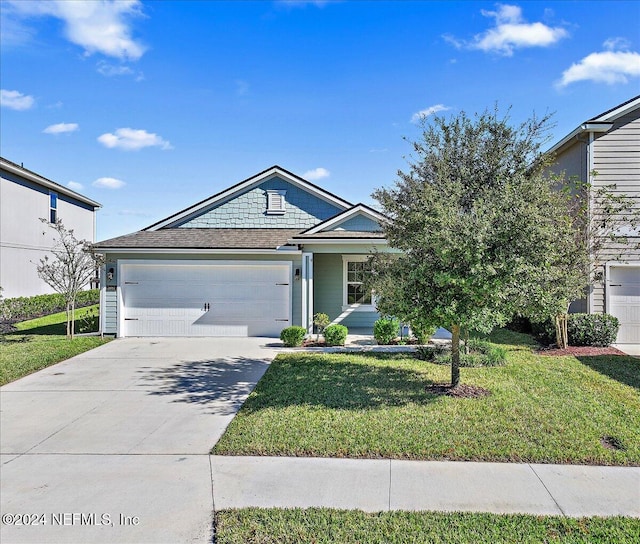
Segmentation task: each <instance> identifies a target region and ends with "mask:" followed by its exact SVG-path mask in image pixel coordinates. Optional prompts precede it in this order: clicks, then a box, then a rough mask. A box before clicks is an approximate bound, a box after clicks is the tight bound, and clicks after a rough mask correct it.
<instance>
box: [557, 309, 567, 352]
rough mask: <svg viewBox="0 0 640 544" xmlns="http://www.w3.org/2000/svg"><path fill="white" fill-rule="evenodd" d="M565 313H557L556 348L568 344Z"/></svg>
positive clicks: (565, 347)
mask: <svg viewBox="0 0 640 544" xmlns="http://www.w3.org/2000/svg"><path fill="white" fill-rule="evenodd" d="M567 321H568V316H567V314H566V313H565V314H557V315H556V319H555V323H556V344H557V346H558V349H567V346H568V345H569V332H568V329H567Z"/></svg>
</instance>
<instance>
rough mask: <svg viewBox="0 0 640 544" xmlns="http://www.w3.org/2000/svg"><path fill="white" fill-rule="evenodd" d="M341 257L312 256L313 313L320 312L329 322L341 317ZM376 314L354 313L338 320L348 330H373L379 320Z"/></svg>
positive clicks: (338, 255)
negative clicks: (374, 324)
mask: <svg viewBox="0 0 640 544" xmlns="http://www.w3.org/2000/svg"><path fill="white" fill-rule="evenodd" d="M342 270H343V266H342V255H340V254H336V253H333V254H332V253H323V254H320V253H316V254H315V255H314V256H313V287H314V293H313V311H314V313H318V312H322V313H325V314H327V315H328V316H329V319H331V321H334V320H336V319H338V318H339V317H340V316H341V315H342V313H343V312H342V299H343V285H342V284H343V281H344V278H343V273H342ZM379 317H380V315H379V314H378V312H362V311H354V312H351V313H349V314H348V315H347V316H346V317H342V318H340V320H339V323H340V324H341V325H345V326H346V327H348V328H352V329H354V328H358V329H361V328H362V329H373V323H374V322H375V321H376V320H377V319H379Z"/></svg>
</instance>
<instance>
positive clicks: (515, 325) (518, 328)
mask: <svg viewBox="0 0 640 544" xmlns="http://www.w3.org/2000/svg"><path fill="white" fill-rule="evenodd" d="M506 328H507V329H509V330H510V331H515V332H523V333H525V334H530V333H531V332H533V324H532V323H531V320H530V319H529V318H528V317H524V316H521V315H516V316H513V318H512V319H511V321H509V323H508V324H507V326H506Z"/></svg>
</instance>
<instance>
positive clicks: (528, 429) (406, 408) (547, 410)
mask: <svg viewBox="0 0 640 544" xmlns="http://www.w3.org/2000/svg"><path fill="white" fill-rule="evenodd" d="M499 335H501V336H496V337H494V340H496V338H499V340H498V341H500V342H501V343H503V344H505V345H504V347H505V348H506V349H507V350H508V353H507V364H506V366H504V367H493V368H463V369H462V382H463V383H466V384H473V385H477V386H480V387H483V388H485V389H488V390H489V391H490V392H491V395H490V396H489V397H484V398H477V399H465V398H453V397H447V396H436V395H434V394H430V393H427V392H426V391H425V386H426V385H428V384H430V383H433V382H446V381H447V380H448V379H449V375H450V369H449V367H446V366H438V365H435V364H432V363H427V362H423V361H419V360H417V359H414V358H413V357H411V356H407V355H390V354H369V355H361V354H310V353H304V352H303V353H294V354H281V355H279V356H278V357H277V358H276V359H275V360H274V361H273V363H272V364H271V365H270V367H269V369H268V370H267V372H266V373H265V375H264V376H263V378H262V379H261V380H260V382H259V383H258V385H257V387H256V389H255V390H254V392H253V393H251V395H250V396H249V398H248V399H247V401H246V402H245V404H244V406H243V408H242V409H241V410H240V412H239V413H238V415H237V416H236V417H235V419H234V420H233V421H232V422H231V424H230V425H229V427H228V429H227V431H226V432H225V434H224V436H223V437H222V438H221V440H220V441H219V442H218V443H217V444H216V446H215V447H214V448H213V453H214V454H219V455H289V456H319V457H364V458H401V459H402V458H403V459H433V460H446V459H451V460H474V461H503V462H535V463H576V464H599V465H639V464H640V395H639V394H638V390H639V389H640V360H638V359H635V358H633V357H623V356H602V357H582V358H581V360H578V359H577V358H575V357H541V356H538V355H535V354H534V353H532V351H531V345H530V344H526V343H523V341H525V342H530V339H529V337H526V336H523V335H516V334H512V333H508V332H504V331H502V332H500V333H499ZM603 439H604V440H603ZM617 447H619V448H620V449H617Z"/></svg>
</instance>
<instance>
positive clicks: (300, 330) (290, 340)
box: [280, 325, 307, 348]
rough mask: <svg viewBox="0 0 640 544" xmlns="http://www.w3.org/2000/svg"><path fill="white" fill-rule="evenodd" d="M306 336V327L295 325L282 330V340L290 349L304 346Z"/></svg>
mask: <svg viewBox="0 0 640 544" xmlns="http://www.w3.org/2000/svg"><path fill="white" fill-rule="evenodd" d="M306 335H307V330H306V329H305V328H304V327H299V326H298V325H293V326H292V327H287V328H286V329H282V332H280V340H282V341H283V342H284V345H285V346H287V347H288V348H294V347H296V346H301V345H302V342H303V341H304V337H305V336H306Z"/></svg>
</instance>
